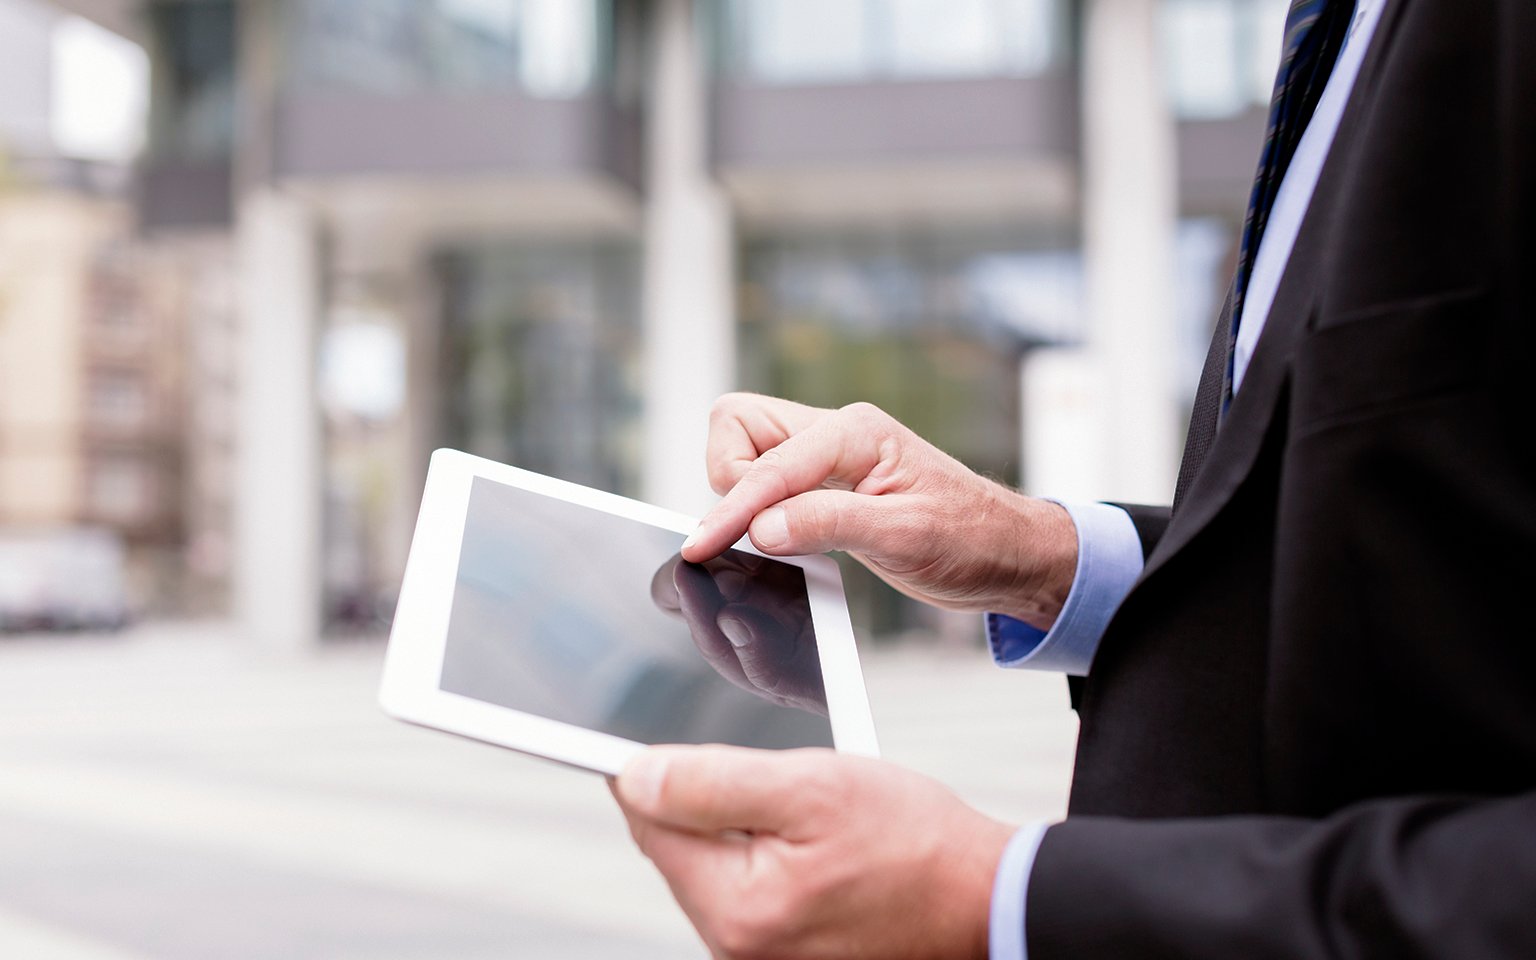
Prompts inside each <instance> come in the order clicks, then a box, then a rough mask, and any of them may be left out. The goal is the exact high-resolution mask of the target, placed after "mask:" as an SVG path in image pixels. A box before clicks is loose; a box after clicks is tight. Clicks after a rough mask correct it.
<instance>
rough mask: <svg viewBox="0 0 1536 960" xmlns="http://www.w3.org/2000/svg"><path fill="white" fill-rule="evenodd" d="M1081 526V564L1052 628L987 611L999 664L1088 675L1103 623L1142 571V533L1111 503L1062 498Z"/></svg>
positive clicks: (988, 630)
mask: <svg viewBox="0 0 1536 960" xmlns="http://www.w3.org/2000/svg"><path fill="white" fill-rule="evenodd" d="M1062 506H1063V507H1065V508H1066V510H1067V513H1068V514H1069V515H1071V517H1072V523H1073V525H1074V526H1075V527H1076V528H1077V570H1076V572H1075V573H1074V574H1073V577H1072V589H1071V591H1069V592H1068V594H1067V602H1066V604H1065V605H1063V606H1062V608H1061V615H1060V616H1058V617H1057V618H1056V624H1055V625H1054V626H1053V627H1051V630H1050V632H1049V633H1047V632H1046V631H1044V630H1039V629H1036V628H1035V627H1032V626H1030V625H1029V624H1027V623H1024V622H1023V621H1021V620H1015V619H1014V618H1013V617H1008V616H1004V615H1002V614H1000V613H989V614H987V641H988V643H989V645H990V646H991V648H992V659H993V660H994V661H996V663H997V665H998V666H1000V667H1020V668H1024V669H1027V670H1053V671H1055V672H1057V673H1070V674H1073V675H1075V676H1080V677H1081V676H1086V675H1087V673H1088V665H1089V664H1091V663H1092V662H1093V654H1094V652H1095V651H1096V650H1098V648H1099V639H1100V638H1101V637H1102V636H1104V628H1105V627H1107V626H1109V620H1110V618H1111V617H1113V616H1114V615H1115V611H1116V610H1118V609H1119V608H1120V602H1121V601H1122V600H1124V599H1125V595H1126V594H1128V593H1130V592H1131V585H1132V584H1134V583H1135V582H1136V578H1137V577H1139V576H1140V575H1141V568H1142V564H1143V563H1144V562H1145V561H1144V558H1143V557H1142V555H1141V538H1140V537H1139V536H1137V534H1136V525H1135V524H1134V523H1132V522H1131V515H1130V514H1128V513H1126V512H1125V511H1124V510H1122V509H1120V508H1119V507H1114V506H1110V505H1109V504H1107V503H1086V504H1084V503H1076V504H1074V503H1063V504H1062Z"/></svg>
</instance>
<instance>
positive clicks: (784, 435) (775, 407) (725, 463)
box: [704, 393, 831, 495]
mask: <svg viewBox="0 0 1536 960" xmlns="http://www.w3.org/2000/svg"><path fill="white" fill-rule="evenodd" d="M830 412H831V411H829V410H823V409H820V408H818V407H808V406H806V405H805V404H803V403H795V402H793V401H790V400H780V399H778V398H776V397H765V396H760V395H758V394H753V393H728V394H726V395H725V396H723V397H721V398H720V399H719V400H717V401H715V405H714V408H713V409H712V410H710V414H709V439H708V441H707V442H706V444H705V449H704V463H705V467H706V469H707V470H708V474H709V485H710V487H711V488H713V489H714V491H715V492H716V493H718V494H722V495H724V494H725V493H726V492H728V491H729V490H730V489H731V488H732V487H734V486H735V485H736V482H737V481H738V480H740V479H741V477H742V474H744V473H746V471H747V469H748V468H749V467H750V466H751V465H752V463H753V462H754V461H756V460H757V458H758V457H760V456H762V455H763V454H764V453H766V452H767V451H769V450H772V449H773V448H774V447H776V446H778V445H779V444H781V443H783V442H784V441H785V440H788V439H789V438H790V437H792V436H794V435H795V434H797V433H799V432H800V431H802V430H805V429H806V428H808V427H809V426H810V425H811V424H813V423H815V422H816V421H817V420H819V419H820V418H822V417H824V416H826V415H827V414H828V413H830Z"/></svg>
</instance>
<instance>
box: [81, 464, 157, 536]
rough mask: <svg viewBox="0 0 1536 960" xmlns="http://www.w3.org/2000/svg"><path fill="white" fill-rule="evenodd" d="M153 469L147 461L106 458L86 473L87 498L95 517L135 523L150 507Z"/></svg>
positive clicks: (92, 465)
mask: <svg viewBox="0 0 1536 960" xmlns="http://www.w3.org/2000/svg"><path fill="white" fill-rule="evenodd" d="M150 493H151V490H150V477H149V470H148V468H147V467H146V465H145V464H144V463H143V461H140V460H137V459H134V458H132V457H127V456H110V457H103V458H100V459H98V460H96V461H95V462H93V463H92V464H91V467H90V470H89V471H88V472H87V474H86V491H85V495H86V501H87V504H88V509H89V511H90V513H91V514H92V515H93V516H95V517H100V518H102V519H105V520H110V521H114V522H117V523H134V522H137V521H139V520H141V519H142V518H143V515H144V513H145V512H146V511H147V510H148V509H149V506H150Z"/></svg>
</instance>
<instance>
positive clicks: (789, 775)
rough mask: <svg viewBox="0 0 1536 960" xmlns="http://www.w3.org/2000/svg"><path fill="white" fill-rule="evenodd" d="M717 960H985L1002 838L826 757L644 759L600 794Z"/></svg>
mask: <svg viewBox="0 0 1536 960" xmlns="http://www.w3.org/2000/svg"><path fill="white" fill-rule="evenodd" d="M613 790H614V796H615V797H617V798H618V801H619V805H620V807H621V808H622V809H623V811H624V815H625V817H626V818H627V819H628V820H629V829H630V833H631V834H633V836H634V838H635V842H636V843H637V844H638V845H639V847H640V850H641V851H642V852H643V853H645V855H646V856H647V857H650V859H651V860H652V862H654V863H655V864H656V867H657V868H658V869H659V870H660V871H661V873H662V875H663V876H664V877H666V879H667V883H668V884H669V885H670V886H671V888H672V893H673V895H674V896H675V897H676V898H677V902H678V904H679V905H681V906H682V908H683V911H684V912H685V913H686V914H687V915H688V919H689V920H691V921H692V922H693V925H694V927H695V928H696V929H697V930H698V932H699V935H700V936H701V937H702V938H703V940H704V942H705V944H706V945H708V947H709V949H710V950H711V951H712V953H713V954H714V955H715V956H716V957H719V958H732V960H737V958H755V957H763V958H768V957H772V958H774V960H794V958H822V957H826V958H831V957H837V958H855V957H870V958H881V960H899V958H902V957H925V958H930V957H985V956H986V955H987V920H988V914H989V911H990V905H991V891H992V879H993V875H994V874H995V873H996V871H997V864H998V861H999V860H1000V859H1001V858H1002V852H1003V848H1004V847H1005V846H1006V845H1007V843H1008V838H1009V837H1010V835H1011V834H1012V832H1013V831H1012V828H1010V827H1008V826H1006V825H1004V824H1001V823H998V822H997V821H995V820H991V819H989V818H988V817H985V816H983V815H982V814H980V813H978V812H976V811H975V810H972V809H971V808H969V807H967V806H965V805H964V804H963V803H961V802H960V800H959V799H958V798H956V797H955V796H954V795H953V794H952V793H950V792H949V791H948V790H946V789H945V788H944V787H943V786H941V785H940V784H938V783H936V782H934V781H932V780H929V779H928V778H926V777H922V776H919V775H917V774H915V773H910V772H908V771H905V770H902V769H901V768H899V767H895V766H892V765H890V764H886V763H881V762H879V761H876V760H866V759H863V758H859V757H850V756H846V755H839V754H836V753H833V752H831V751H829V750H791V751H783V752H780V751H761V750H744V749H741V748H737V747H653V748H651V749H649V750H647V751H645V752H644V753H643V754H641V755H640V756H639V757H637V758H636V759H635V760H633V761H631V762H630V764H629V766H627V767H626V768H625V769H624V772H623V773H622V774H621V775H620V776H619V778H618V780H617V781H615V783H614V784H613Z"/></svg>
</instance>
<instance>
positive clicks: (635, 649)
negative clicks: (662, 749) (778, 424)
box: [441, 477, 832, 748]
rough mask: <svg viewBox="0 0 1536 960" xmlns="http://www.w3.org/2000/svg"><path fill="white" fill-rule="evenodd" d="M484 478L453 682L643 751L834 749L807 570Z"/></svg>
mask: <svg viewBox="0 0 1536 960" xmlns="http://www.w3.org/2000/svg"><path fill="white" fill-rule="evenodd" d="M682 542H683V536H682V534H678V533H673V532H672V531H670V530H662V529H659V528H657V527H652V526H650V525H649V524H645V523H641V522H639V521H636V520H630V519H628V518H626V517H617V516H613V515H612V514H607V513H603V512H601V511H597V510H592V509H589V508H587V507H582V506H577V505H576V504H573V503H567V502H566V501H564V500H558V499H555V498H553V497H546V496H542V495H540V494H537V493H532V492H530V491H527V490H522V489H519V488H517V487H511V486H507V485H506V484H501V483H497V482H495V481H494V480H487V479H486V478H484V477H476V478H475V479H474V481H473V485H472V487H471V489H470V496H469V508H468V514H467V516H466V519H465V523H464V542H463V547H462V550H461V552H460V557H459V571H458V577H457V582H456V584H455V587H454V595H453V606H452V609H451V611H450V614H449V620H448V639H447V643H446V646H445V649H444V655H443V673H442V679H441V686H442V689H444V690H447V691H449V692H451V693H457V694H461V695H463V696H467V697H473V698H474V699H476V700H482V701H485V702H487V703H494V704H497V705H500V706H504V707H510V708H512V709H514V710H521V711H524V712H526V713H533V714H538V715H539V716H543V717H549V718H550V719H552V720H559V721H562V722H565V723H570V724H575V725H577V726H582V727H587V728H589V729H592V730H599V731H602V732H604V733H611V734H614V735H615V736H620V737H625V738H627V739H630V740H635V741H638V742H640V743H733V744H737V745H740V746H748V747H768V748H784V747H801V746H825V747H830V746H832V728H831V725H830V723H829V722H828V720H827V718H826V712H827V707H826V690H825V688H824V687H823V685H822V678H821V663H820V658H819V656H818V653H817V650H816V635H815V630H814V628H813V626H812V623H811V610H810V601H809V599H808V598H807V596H806V588H805V574H804V571H802V570H801V569H800V568H799V567H797V566H794V565H792V564H788V563H782V562H780V561H777V560H769V559H766V558H763V557H759V556H756V555H753V554H747V553H742V552H740V551H737V550H729V551H727V552H726V553H725V554H724V555H723V556H721V557H720V558H719V559H716V560H712V561H710V562H709V563H707V564H704V565H699V564H693V563H688V562H686V561H684V560H682V559H681V557H679V556H678V550H679V549H681V547H682Z"/></svg>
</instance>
